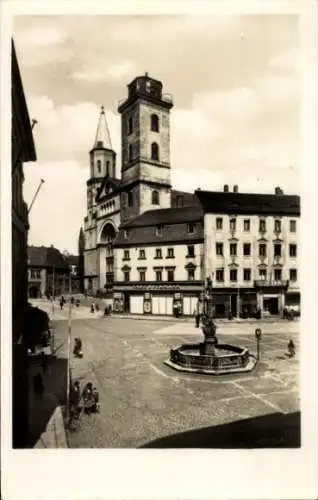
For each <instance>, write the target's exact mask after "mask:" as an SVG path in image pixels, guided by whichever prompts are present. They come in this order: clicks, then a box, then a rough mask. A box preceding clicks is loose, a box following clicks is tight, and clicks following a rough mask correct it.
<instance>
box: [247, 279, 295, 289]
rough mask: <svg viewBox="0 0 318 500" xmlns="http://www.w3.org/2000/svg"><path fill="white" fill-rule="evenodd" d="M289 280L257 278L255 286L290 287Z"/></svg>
mask: <svg viewBox="0 0 318 500" xmlns="http://www.w3.org/2000/svg"><path fill="white" fill-rule="evenodd" d="M288 285H289V281H288V280H262V279H261V280H255V281H254V287H255V288H266V287H268V288H273V287H276V288H277V287H278V288H288Z"/></svg>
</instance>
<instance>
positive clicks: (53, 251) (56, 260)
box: [28, 246, 68, 269]
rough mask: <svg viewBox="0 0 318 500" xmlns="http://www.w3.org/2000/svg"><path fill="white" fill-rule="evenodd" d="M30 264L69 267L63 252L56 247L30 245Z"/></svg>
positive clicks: (59, 267) (57, 267) (60, 267)
mask: <svg viewBox="0 0 318 500" xmlns="http://www.w3.org/2000/svg"><path fill="white" fill-rule="evenodd" d="M28 265H29V266H34V267H35V266H36V267H55V268H56V269H68V263H67V262H66V260H65V258H64V257H63V255H62V254H61V252H60V251H59V250H58V249H57V248H54V247H33V246H31V247H28Z"/></svg>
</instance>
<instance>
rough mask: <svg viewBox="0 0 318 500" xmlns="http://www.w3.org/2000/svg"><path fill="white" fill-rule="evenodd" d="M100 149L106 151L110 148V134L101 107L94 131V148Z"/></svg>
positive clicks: (102, 107) (103, 109) (103, 110)
mask: <svg viewBox="0 0 318 500" xmlns="http://www.w3.org/2000/svg"><path fill="white" fill-rule="evenodd" d="M97 147H102V148H106V149H113V148H112V141H111V139H110V133H109V128H108V123H107V119H106V114H105V108H104V106H103V105H101V107H100V115H99V120H98V125H97V130H96V136H95V142H94V148H97Z"/></svg>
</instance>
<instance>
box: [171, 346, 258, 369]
mask: <svg viewBox="0 0 318 500" xmlns="http://www.w3.org/2000/svg"><path fill="white" fill-rule="evenodd" d="M204 346H205V344H204V343H199V344H183V345H181V346H180V347H177V348H176V349H171V350H170V358H169V359H168V360H166V361H165V362H164V363H165V364H166V365H167V366H170V367H171V368H174V369H175V370H178V371H183V372H190V373H204V374H208V375H224V374H229V373H242V372H249V371H251V370H253V368H254V367H255V365H256V359H255V357H254V356H251V355H250V352H249V350H248V349H247V348H246V347H240V346H236V345H232V344H216V345H215V347H214V348H215V355H210V354H204Z"/></svg>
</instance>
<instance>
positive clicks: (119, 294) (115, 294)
mask: <svg viewBox="0 0 318 500" xmlns="http://www.w3.org/2000/svg"><path fill="white" fill-rule="evenodd" d="M121 296H122V294H121V292H115V293H114V299H121Z"/></svg>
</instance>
